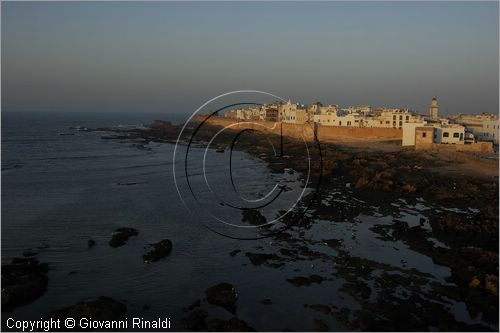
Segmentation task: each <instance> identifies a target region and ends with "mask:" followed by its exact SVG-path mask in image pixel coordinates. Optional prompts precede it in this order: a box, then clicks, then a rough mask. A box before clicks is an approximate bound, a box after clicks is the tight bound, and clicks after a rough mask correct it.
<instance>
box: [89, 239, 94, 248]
mask: <svg viewBox="0 0 500 333" xmlns="http://www.w3.org/2000/svg"><path fill="white" fill-rule="evenodd" d="M94 245H95V240H93V239H89V240H88V241H87V246H88V247H89V249H90V248H91V247H93V246H94Z"/></svg>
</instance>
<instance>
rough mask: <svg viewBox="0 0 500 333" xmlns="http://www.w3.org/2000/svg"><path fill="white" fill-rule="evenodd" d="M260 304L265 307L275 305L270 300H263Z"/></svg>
mask: <svg viewBox="0 0 500 333" xmlns="http://www.w3.org/2000/svg"><path fill="white" fill-rule="evenodd" d="M260 303H261V304H264V305H271V304H273V302H272V301H271V300H270V299H269V298H265V299H263V300H262V301H260Z"/></svg>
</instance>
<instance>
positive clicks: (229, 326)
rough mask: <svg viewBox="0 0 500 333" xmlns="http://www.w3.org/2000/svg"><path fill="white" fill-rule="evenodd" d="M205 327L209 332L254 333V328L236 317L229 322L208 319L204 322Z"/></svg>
mask: <svg viewBox="0 0 500 333" xmlns="http://www.w3.org/2000/svg"><path fill="white" fill-rule="evenodd" d="M206 327H207V330H208V331H209V332H255V329H254V328H252V327H250V326H249V325H248V324H247V323H246V322H244V321H243V320H241V319H238V318H236V317H232V318H231V319H229V320H221V319H217V318H214V319H209V320H207V321H206Z"/></svg>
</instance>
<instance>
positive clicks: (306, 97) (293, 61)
mask: <svg viewBox="0 0 500 333" xmlns="http://www.w3.org/2000/svg"><path fill="white" fill-rule="evenodd" d="M1 6H2V26H1V27H2V53H1V55H2V74H3V75H2V111H9V112H20V111H29V112H37V111H38V112H42V111H57V112H75V111H92V112H116V111H126V112H168V113H176V114H179V113H182V114H189V113H191V112H192V111H193V110H195V109H196V108H197V107H198V106H200V105H201V104H202V103H204V102H205V101H206V100H208V99H210V98H212V97H214V96H217V95H219V94H221V93H224V92H227V91H233V90H240V89H255V90H262V91H267V92H270V93H273V94H275V95H278V96H281V97H283V98H285V99H289V98H290V99H292V100H293V101H297V102H300V103H304V104H310V103H312V102H315V101H321V102H322V103H323V104H339V105H341V106H349V105H357V104H370V105H372V106H373V107H383V106H387V107H402V108H409V109H413V110H415V111H417V112H420V113H426V112H427V108H428V105H429V103H430V100H431V98H432V97H434V96H437V98H438V101H439V104H440V113H441V114H445V113H449V114H457V113H482V112H491V113H498V102H499V101H498V89H499V85H498V72H499V64H498V57H499V52H498V49H499V35H498V2H473V3H472V2H440V3H430V2H418V3H416V2H396V3H394V2H391V3H388V2H370V3H364V2H354V3H345V2H320V3H304V2H284V3H282V2H256V3H231V2H230V3H228V2H222V3H221V2H219V3H193V2H188V3H178V2H146V3H138V2H112V3H107V2H71V3H65V2H9V3H5V2H3V3H2V5H1Z"/></svg>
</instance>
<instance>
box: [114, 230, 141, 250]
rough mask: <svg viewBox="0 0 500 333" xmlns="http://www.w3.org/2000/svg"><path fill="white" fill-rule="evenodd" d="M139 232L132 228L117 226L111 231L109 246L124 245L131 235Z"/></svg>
mask: <svg viewBox="0 0 500 333" xmlns="http://www.w3.org/2000/svg"><path fill="white" fill-rule="evenodd" d="M138 234H139V232H138V231H137V230H135V229H134V228H118V229H116V230H115V232H113V234H112V237H111V240H110V241H109V246H111V247H119V246H122V245H125V243H126V242H127V240H128V239H129V238H130V237H132V236H137V235H138Z"/></svg>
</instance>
